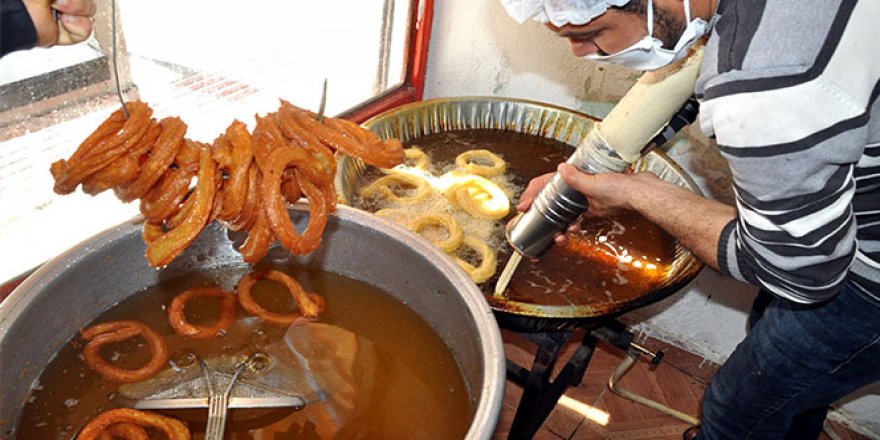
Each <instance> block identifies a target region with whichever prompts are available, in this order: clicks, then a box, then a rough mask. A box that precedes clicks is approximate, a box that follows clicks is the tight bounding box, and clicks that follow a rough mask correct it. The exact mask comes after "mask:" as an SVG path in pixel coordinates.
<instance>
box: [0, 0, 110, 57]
mask: <svg viewBox="0 0 880 440" xmlns="http://www.w3.org/2000/svg"><path fill="white" fill-rule="evenodd" d="M95 9H96V6H95V2H94V0H55V1H54V2H53V1H51V0H2V1H0V56H3V55H6V54H7V53H9V52H13V51H16V50H22V49H30V48H32V47H34V46H40V47H49V46H54V45H68V44H76V43H79V42H82V41H85V40H86V39H87V38H88V37H89V35H91V33H92V17H93V16H94V15H95ZM53 12H54V13H53Z"/></svg>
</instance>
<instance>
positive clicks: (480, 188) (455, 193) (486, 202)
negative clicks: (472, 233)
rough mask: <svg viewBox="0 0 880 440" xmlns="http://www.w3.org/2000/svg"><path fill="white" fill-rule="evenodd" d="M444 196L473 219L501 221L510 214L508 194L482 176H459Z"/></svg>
mask: <svg viewBox="0 0 880 440" xmlns="http://www.w3.org/2000/svg"><path fill="white" fill-rule="evenodd" d="M453 175H454V174H453ZM444 195H446V198H447V199H449V201H450V202H451V203H452V204H453V205H458V206H459V207H461V209H463V210H465V212H467V213H468V214H470V215H471V216H473V217H477V218H487V219H490V220H500V219H502V218H504V217H505V216H507V213H509V212H510V199H508V198H507V194H505V193H504V191H502V190H501V188H499V187H498V185H496V184H494V183H492V181H491V180H489V179H486V178H485V177H482V176H476V175H464V176H457V177H455V179H454V181H453V182H452V184H451V185H449V187H447V188H446V191H444Z"/></svg>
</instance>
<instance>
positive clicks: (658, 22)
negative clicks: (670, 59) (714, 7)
mask: <svg viewBox="0 0 880 440" xmlns="http://www.w3.org/2000/svg"><path fill="white" fill-rule="evenodd" d="M634 1H638V0H634ZM658 3H659V2H657V1H655V2H654V8H655V9H654V14H655V23H654V36H655V37H657V38H658V39H659V40H661V41H663V43H664V44H663V47H666V48H671V47H672V46H674V45H675V42H676V41H678V38H679V36H680V35H681V33H682V32H683V30H684V27H685V23H684V18H683V16H682V14H681V12H677V11H675V10H670V9H669V8H666V7H663V6H660V5H658ZM547 27H548V28H549V29H550V30H551V31H553V32H555V33H556V35H558V36H560V37H562V38H567V39H568V41H569V43H570V44H571V51H572V52H573V53H574V54H575V55H576V56H579V57H582V56H584V55H590V54H599V55H610V54H613V53H617V52H620V51H621V50H624V49H626V48H628V47H630V46H632V45H633V44H635V43H636V42H637V41H639V40H640V39H642V38H643V37H645V36H646V35H648V24H647V22H646V16H645V15H644V14H642V13H637V12H633V11H625V10H620V9H616V8H610V9H608V10H607V11H606V12H605V13H604V14H602V15H600V16H598V17H596V18H594V19H593V20H592V21H590V22H589V23H586V24H581V25H572V24H567V25H564V26H562V27H556V26H553V25H552V24H550V23H548V24H547Z"/></svg>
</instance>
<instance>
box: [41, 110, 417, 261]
mask: <svg viewBox="0 0 880 440" xmlns="http://www.w3.org/2000/svg"><path fill="white" fill-rule="evenodd" d="M126 107H127V109H128V110H129V117H128V118H126V117H125V116H124V113H123V110H122V109H119V110H117V111H115V112H113V114H111V115H110V117H109V118H107V120H105V121H104V122H103V123H102V124H101V125H100V126H99V127H98V128H97V129H96V130H95V132H94V133H92V134H91V135H90V136H89V137H88V138H86V140H85V141H83V143H82V144H81V145H80V146H79V148H78V149H77V150H76V151H75V152H74V153H73V154H72V155H71V156H70V158H68V159H66V160H64V159H62V160H59V161H57V162H55V163H53V164H52V166H51V172H52V176H53V177H54V179H55V186H54V190H55V192H56V193H58V194H69V193H71V192H73V191H75V190H76V188H77V187H78V186H79V185H82V186H83V191H85V192H87V193H89V194H93V195H94V194H98V193H100V192H103V191H106V190H108V189H112V190H113V191H114V192H115V193H116V195H117V197H119V199H120V200H122V201H124V202H129V201H133V200H135V199H140V201H141V205H140V208H141V212H142V213H143V215H144V218H145V220H146V221H145V223H144V230H143V238H144V241H145V242H146V243H147V252H146V256H147V260H148V261H149V263H150V265H151V266H153V267H162V266H166V265H168V264H169V263H170V262H171V261H172V260H174V258H175V257H177V256H178V255H179V254H180V253H181V252H183V250H184V249H186V247H187V246H189V244H190V243H192V241H193V240H195V238H196V236H198V234H199V232H201V230H202V229H203V228H204V227H205V226H206V225H207V224H209V223H211V222H212V221H214V220H218V221H221V222H223V223H224V224H225V225H226V226H227V227H228V228H229V229H232V230H236V231H247V239H246V240H245V242H244V244H243V245H242V246H241V248H240V249H239V251H240V252H241V253H242V255H243V257H244V260H245V261H247V262H251V263H255V262H257V261H259V260H260V259H262V258H263V256H265V255H266V253H267V252H268V249H269V246H270V245H271V244H272V243H273V242H274V241H275V240H276V239H277V240H278V241H279V242H280V243H281V245H282V246H283V247H285V248H286V249H287V250H288V251H290V252H291V253H293V254H300V255H301V254H306V253H309V252H311V251H313V250H314V249H316V248H317V247H318V245H319V244H320V242H321V238H322V236H323V232H324V228H325V226H326V221H327V216H328V215H329V214H330V213H332V212H333V211H334V210H335V208H336V194H335V188H334V185H333V178H334V175H335V173H336V157H335V155H336V154H347V155H351V156H354V157H357V158H359V159H361V160H363V161H364V162H366V163H368V164H371V165H374V166H377V167H381V168H391V167H394V166H395V165H397V164H399V163H401V162H403V160H404V152H403V147H402V146H401V144H400V141H398V140H397V139H389V140H383V139H381V138H379V137H378V136H377V135H376V134H374V133H372V132H371V131H369V130H367V129H365V128H363V127H361V126H359V125H357V124H355V123H353V122H350V121H346V120H343V119H336V118H326V117H325V118H323V120H322V121H321V122H318V121H317V120H316V119H315V114H314V113H311V112H309V111H307V110H304V109H301V108H298V107H296V106H294V105H292V104H290V103H289V102H286V101H281V105H280V107H279V109H278V111H276V112H273V113H269V114H267V115H265V116H263V117H259V116H258V117H257V118H256V126H255V128H254V130H253V132H248V130H247V127H246V126H245V124H243V123H241V122H239V121H233V122H232V124H231V125H230V126H229V127H228V128H227V129H226V131H225V132H224V133H223V134H221V135H220V136H219V137H217V139H216V140H215V141H214V142H213V143H212V144H205V143H201V142H196V141H192V140H190V139H186V138H185V135H186V130H187V126H186V124H185V123H184V122H183V121H181V120H180V119H179V118H174V117H169V118H164V119H162V120H160V121H156V120H155V119H153V118H152V115H153V110H152V109H151V108H150V107H149V106H148V105H147V104H145V103H143V102H139V101H138V102H129V103H127V104H126ZM301 197H305V198H306V199H308V201H309V207H310V217H309V218H310V223H309V225H308V227H307V228H306V230H305V231H304V232H303V233H302V234H299V233H298V232H297V231H296V230H295V229H294V227H293V224H292V222H291V220H290V217H289V216H288V214H287V208H286V206H285V202H288V203H293V202H295V201H297V200H299V199H300V198H301Z"/></svg>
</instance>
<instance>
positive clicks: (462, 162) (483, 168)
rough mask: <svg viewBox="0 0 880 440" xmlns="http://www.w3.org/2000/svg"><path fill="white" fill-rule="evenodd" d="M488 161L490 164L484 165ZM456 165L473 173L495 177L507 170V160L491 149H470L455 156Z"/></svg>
mask: <svg viewBox="0 0 880 440" xmlns="http://www.w3.org/2000/svg"><path fill="white" fill-rule="evenodd" d="M483 163H488V164H490V165H483ZM455 166H457V167H458V168H461V169H463V170H465V171H467V172H469V173H471V174H477V175H480V176H483V177H495V176H500V175H502V174H504V172H505V171H507V162H505V161H504V159H502V158H500V157H498V156H497V155H496V154H495V153H493V152H491V151H489V150H483V149H479V150H468V151H465V152H464V153H461V154H459V155H458V156H457V157H456V158H455Z"/></svg>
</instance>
